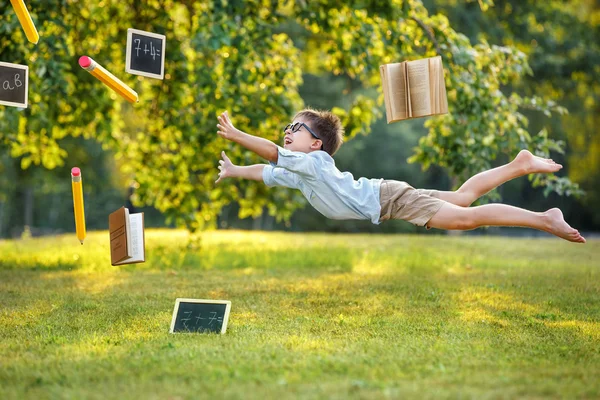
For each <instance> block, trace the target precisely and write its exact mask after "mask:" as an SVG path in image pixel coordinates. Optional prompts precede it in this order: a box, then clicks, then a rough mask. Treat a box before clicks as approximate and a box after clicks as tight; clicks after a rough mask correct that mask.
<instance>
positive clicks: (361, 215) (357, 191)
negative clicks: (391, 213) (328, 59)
mask: <svg viewBox="0 0 600 400" xmlns="http://www.w3.org/2000/svg"><path fill="white" fill-rule="evenodd" d="M277 150H278V152H279V155H278V158H277V164H275V163H271V164H270V165H267V166H265V168H264V170H263V181H264V182H265V184H266V185H267V186H285V187H289V188H292V189H299V190H300V191H301V192H302V194H303V195H304V197H306V199H307V200H308V202H309V203H310V205H311V206H313V207H314V208H315V209H316V210H317V211H319V212H320V213H321V214H323V215H324V216H326V217H327V218H331V219H367V220H370V221H371V222H372V223H374V224H379V218H380V213H381V205H380V202H379V188H380V186H381V181H382V180H383V179H368V178H359V179H358V180H354V177H353V176H352V174H351V173H350V172H340V170H338V169H337V168H336V166H335V161H334V160H333V158H332V157H331V156H330V155H329V154H328V153H326V152H324V151H321V150H318V151H313V152H312V153H308V154H307V153H302V152H297V151H290V150H286V149H284V148H282V147H280V146H277Z"/></svg>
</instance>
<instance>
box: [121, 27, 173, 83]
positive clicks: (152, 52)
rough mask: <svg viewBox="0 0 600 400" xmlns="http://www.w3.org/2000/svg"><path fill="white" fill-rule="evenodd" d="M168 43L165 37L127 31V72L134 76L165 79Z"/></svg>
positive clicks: (134, 30) (144, 32)
mask: <svg viewBox="0 0 600 400" xmlns="http://www.w3.org/2000/svg"><path fill="white" fill-rule="evenodd" d="M166 42H167V38H166V37H165V35H159V34H158V33H152V32H146V31H140V30H138V29H132V28H129V29H127V51H126V60H125V71H127V72H129V73H130V74H134V75H141V76H147V77H149V78H156V79H163V77H164V75H165V46H166Z"/></svg>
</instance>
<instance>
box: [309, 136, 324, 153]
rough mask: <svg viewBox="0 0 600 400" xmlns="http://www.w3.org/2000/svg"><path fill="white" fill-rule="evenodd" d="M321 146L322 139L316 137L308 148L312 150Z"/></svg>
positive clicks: (319, 148)
mask: <svg viewBox="0 0 600 400" xmlns="http://www.w3.org/2000/svg"><path fill="white" fill-rule="evenodd" d="M321 147H323V141H322V140H321V139H316V140H315V141H314V142H313V143H312V144H311V145H310V148H311V149H313V150H321Z"/></svg>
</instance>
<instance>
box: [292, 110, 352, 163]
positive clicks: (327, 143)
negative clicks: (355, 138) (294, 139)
mask: <svg viewBox="0 0 600 400" xmlns="http://www.w3.org/2000/svg"><path fill="white" fill-rule="evenodd" d="M299 117H300V118H302V119H304V120H305V121H306V122H307V123H308V125H309V126H310V128H311V129H312V130H313V131H314V132H315V133H316V134H317V135H318V136H319V138H321V141H322V142H323V151H326V152H327V153H329V155H330V156H333V155H334V154H335V152H336V151H338V149H339V148H340V146H341V145H342V143H343V142H344V127H343V126H342V121H340V119H339V118H338V116H337V115H335V114H333V113H332V112H331V111H325V110H315V109H312V108H306V109H304V110H302V111H300V112H298V113H297V114H296V115H295V116H294V120H295V119H296V118H299Z"/></svg>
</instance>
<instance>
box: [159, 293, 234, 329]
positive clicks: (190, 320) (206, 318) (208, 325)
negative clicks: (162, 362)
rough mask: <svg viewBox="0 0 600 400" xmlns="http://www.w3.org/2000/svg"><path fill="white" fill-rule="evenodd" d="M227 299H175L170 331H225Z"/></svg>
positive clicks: (227, 310) (227, 316)
mask: <svg viewBox="0 0 600 400" xmlns="http://www.w3.org/2000/svg"><path fill="white" fill-rule="evenodd" d="M229 310H231V302H230V301H229V300H202V299H176V300H175V309H174V310H173V319H172V320H171V330H170V331H169V332H170V333H175V332H199V333H209V332H213V333H225V330H226V329H227V321H228V319H229Z"/></svg>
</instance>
